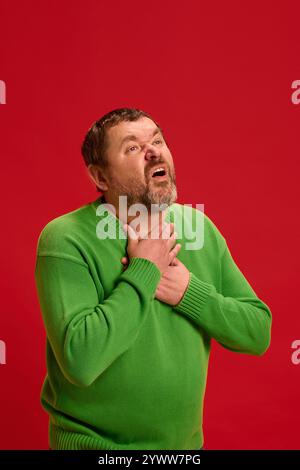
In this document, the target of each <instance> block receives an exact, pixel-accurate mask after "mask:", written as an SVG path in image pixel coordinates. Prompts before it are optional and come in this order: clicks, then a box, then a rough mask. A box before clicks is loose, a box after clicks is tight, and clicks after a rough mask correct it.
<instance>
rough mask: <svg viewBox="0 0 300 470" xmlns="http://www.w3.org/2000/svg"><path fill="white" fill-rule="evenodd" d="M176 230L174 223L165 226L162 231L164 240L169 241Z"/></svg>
mask: <svg viewBox="0 0 300 470" xmlns="http://www.w3.org/2000/svg"><path fill="white" fill-rule="evenodd" d="M174 230H175V227H174V224H173V223H172V222H171V223H170V224H165V225H164V227H163V229H162V238H163V239H165V240H167V239H168V238H170V237H171V236H172V235H173V233H174Z"/></svg>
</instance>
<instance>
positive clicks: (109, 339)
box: [35, 256, 161, 387]
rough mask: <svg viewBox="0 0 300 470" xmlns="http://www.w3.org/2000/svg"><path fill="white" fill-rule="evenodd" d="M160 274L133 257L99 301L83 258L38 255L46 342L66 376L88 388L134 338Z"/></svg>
mask: <svg viewBox="0 0 300 470" xmlns="http://www.w3.org/2000/svg"><path fill="white" fill-rule="evenodd" d="M160 277H161V273H160V270H159V269H158V268H157V266H156V265H155V264H154V263H152V262H151V261H149V260H147V259H143V258H132V259H131V260H130V263H129V265H128V268H127V269H126V271H124V272H123V273H122V274H121V275H120V276H119V278H118V280H117V282H116V284H115V288H114V290H113V291H112V293H111V295H109V296H108V297H107V298H106V299H105V300H103V301H102V302H100V303H99V298H98V293H97V290H96V287H95V284H94V282H93V279H92V277H91V274H90V272H89V269H88V267H87V265H86V264H85V262H83V261H82V262H81V261H77V260H76V261H75V260H71V258H70V257H69V258H63V257H58V256H37V262H36V269H35V281H36V287H37V292H38V298H39V302H40V307H41V311H42V315H43V320H44V324H45V328H46V333H47V337H48V340H49V342H50V344H51V347H52V349H53V353H54V355H55V358H56V360H57V362H58V364H59V366H60V369H61V371H62V373H63V374H64V376H65V377H66V379H67V380H69V381H70V382H71V383H73V384H75V385H77V386H81V387H88V386H89V385H91V384H92V383H93V382H94V381H95V380H96V379H97V377H98V376H99V375H100V374H102V372H104V371H105V369H106V368H107V367H109V365H110V364H111V363H112V362H114V361H115V360H116V359H117V358H118V357H119V356H120V355H121V354H122V353H124V352H125V351H126V350H127V349H129V348H130V346H131V345H132V344H133V342H134V341H135V338H136V337H137V335H138V333H139V330H140V328H141V326H142V324H143V322H144V321H145V318H146V316H147V315H148V312H149V307H150V302H151V301H152V300H153V298H154V295H155V290H156V286H157V284H158V282H159V280H160Z"/></svg>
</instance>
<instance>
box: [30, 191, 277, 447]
mask: <svg viewBox="0 0 300 470" xmlns="http://www.w3.org/2000/svg"><path fill="white" fill-rule="evenodd" d="M101 203H102V200H101V198H98V199H96V200H95V201H93V202H91V203H88V204H86V205H84V206H82V207H80V208H78V209H76V210H74V211H72V212H69V213H67V214H64V215H62V216H60V217H57V218H55V219H54V220H52V221H50V222H49V223H48V224H47V225H46V226H45V227H44V228H43V230H42V232H41V234H40V236H39V240H38V246H37V257H36V268H35V282H36V287H37V293H38V298H39V303H40V307H41V312H42V316H43V321H44V325H45V329H46V334H47V338H46V339H47V341H46V359H47V375H46V377H45V380H44V383H43V387H42V390H41V404H42V406H43V408H44V409H45V410H46V411H47V413H48V414H49V443H50V446H51V448H53V449H104V450H118V449H120V450H126V449H143V450H147V449H152V450H157V449H160V450H163V449H169V450H172V449H173V450H176V449H181V450H183V449H189V450H193V449H199V448H201V447H202V446H203V431H202V416H203V399H204V393H205V386H206V378H207V367H208V360H209V354H210V346H211V344H210V342H211V338H214V339H215V340H216V341H218V342H219V343H220V344H221V345H222V346H223V347H225V348H227V349H229V350H231V351H235V352H238V353H244V354H253V355H262V354H263V353H264V352H265V351H266V350H267V348H268V347H269V344H270V334H271V323H272V316H271V311H270V309H269V307H268V306H267V305H266V304H265V303H263V302H262V301H261V300H260V299H259V298H258V297H257V295H256V294H255V292H254V290H253V289H252V287H251V286H250V285H249V283H248V281H247V280H246V279H245V277H244V276H243V274H242V272H241V271H240V270H239V268H238V267H237V265H236V264H235V262H234V261H233V258H232V256H231V254H230V251H229V249H228V246H227V243H226V240H225V238H224V237H223V236H222V235H221V233H220V232H219V230H218V229H217V228H216V226H215V225H214V224H213V222H212V221H211V220H210V219H209V218H208V216H207V215H206V214H204V213H202V212H201V214H203V215H202V217H203V223H204V245H203V247H202V248H201V249H197V250H191V249H186V239H184V238H183V237H182V238H181V239H179V240H178V241H179V242H181V243H182V248H181V250H180V252H179V254H178V256H177V257H178V259H179V260H181V261H182V262H183V263H184V264H185V266H186V267H187V268H188V269H189V271H190V273H191V275H190V281H189V284H188V287H187V290H186V292H185V294H184V297H183V298H182V300H181V301H180V303H179V304H177V305H176V306H175V307H172V306H170V305H168V304H165V303H163V302H161V301H159V300H157V299H156V298H155V291H156V287H157V285H158V283H159V281H160V278H161V273H160V271H159V269H158V268H157V266H156V265H155V264H154V263H152V262H151V261H149V260H146V259H143V258H132V259H131V260H130V263H129V265H128V267H127V269H126V270H124V269H123V265H122V264H121V262H120V260H121V258H122V257H123V256H125V255H126V246H127V239H126V235H125V232H124V231H123V232H122V227H121V223H120V221H119V219H118V218H116V217H115V216H114V215H113V214H112V213H110V212H109V213H108V216H107V220H108V218H110V222H111V221H113V223H115V224H116V228H117V239H109V238H107V239H100V238H99V237H98V236H97V235H96V226H97V224H98V222H99V220H100V219H99V216H98V215H97V214H96V210H97V207H98V206H99V204H101ZM183 207H184V206H183V205H181V204H177V203H175V204H173V205H172V206H170V207H169V208H168V210H167V214H166V218H165V221H166V222H170V221H174V223H175V230H176V222H175V220H179V219H178V217H184V223H185V224H186V227H190V229H191V230H194V228H192V227H195V225H192V224H193V223H195V216H197V215H198V216H199V214H200V211H199V210H197V209H196V208H193V207H188V206H185V209H184V210H183ZM106 215H107V213H106ZM174 215H176V217H177V219H175V218H174ZM120 227H121V232H122V233H123V234H124V237H123V236H122V237H121V236H119V235H118V230H119V229H120ZM184 232H185V233H187V232H186V230H184ZM188 241H189V242H190V240H188Z"/></svg>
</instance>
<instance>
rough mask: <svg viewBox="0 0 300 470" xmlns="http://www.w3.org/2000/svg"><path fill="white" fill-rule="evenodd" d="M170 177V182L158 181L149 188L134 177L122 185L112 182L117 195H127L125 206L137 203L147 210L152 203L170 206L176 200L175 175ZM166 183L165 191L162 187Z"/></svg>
mask: <svg viewBox="0 0 300 470" xmlns="http://www.w3.org/2000/svg"><path fill="white" fill-rule="evenodd" d="M170 179H171V182H170V183H169V182H167V183H165V182H163V183H162V184H159V183H158V184H157V185H156V187H155V188H153V189H150V188H149V185H148V184H147V185H143V184H141V183H140V182H138V181H136V179H135V178H132V179H131V180H129V183H128V184H127V185H123V184H121V183H119V182H118V181H113V184H114V188H115V189H116V190H117V191H118V193H119V196H127V208H128V207H129V206H132V205H133V204H137V203H139V204H143V205H144V206H146V207H147V209H148V210H151V208H152V205H153V204H155V205H164V206H170V205H171V204H173V203H174V202H175V201H176V200H177V189H176V180H175V176H174V175H173V176H171V177H170ZM154 184H156V183H154ZM166 185H167V186H168V187H169V189H168V190H167V191H166V190H165V189H164V187H165V186H166ZM160 188H161V189H160Z"/></svg>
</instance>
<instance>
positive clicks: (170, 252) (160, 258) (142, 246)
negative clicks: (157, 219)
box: [124, 223, 181, 274]
mask: <svg viewBox="0 0 300 470" xmlns="http://www.w3.org/2000/svg"><path fill="white" fill-rule="evenodd" d="M158 228H159V230H158V237H159V238H155V236H154V234H153V232H154V230H155V227H151V229H150V231H149V232H148V236H147V238H142V237H141V236H139V235H138V234H137V233H136V232H135V230H134V229H133V228H132V227H131V226H130V225H127V224H126V225H124V230H125V231H126V233H127V235H128V244H127V254H128V258H129V259H131V258H134V257H137V258H145V259H148V260H149V261H152V263H154V264H155V265H156V266H157V267H158V269H159V270H160V272H161V274H163V273H164V271H165V270H166V269H167V267H168V266H169V264H171V263H172V261H173V260H174V258H175V257H176V256H177V254H178V252H179V250H180V248H181V245H180V244H179V243H178V244H176V233H175V232H174V224H163V223H162V224H160V225H159V227H158Z"/></svg>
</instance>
